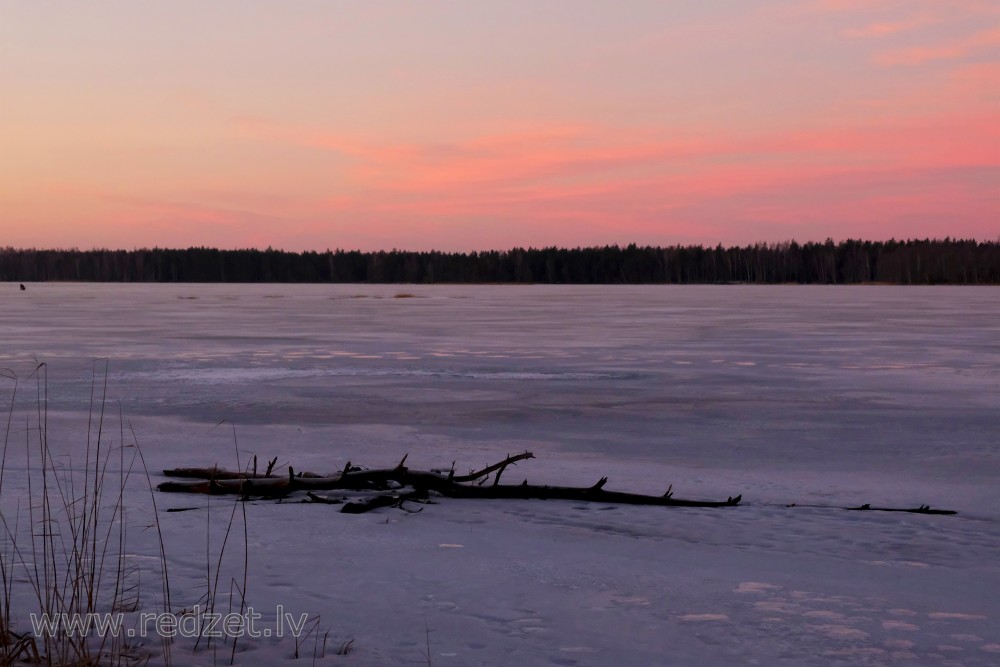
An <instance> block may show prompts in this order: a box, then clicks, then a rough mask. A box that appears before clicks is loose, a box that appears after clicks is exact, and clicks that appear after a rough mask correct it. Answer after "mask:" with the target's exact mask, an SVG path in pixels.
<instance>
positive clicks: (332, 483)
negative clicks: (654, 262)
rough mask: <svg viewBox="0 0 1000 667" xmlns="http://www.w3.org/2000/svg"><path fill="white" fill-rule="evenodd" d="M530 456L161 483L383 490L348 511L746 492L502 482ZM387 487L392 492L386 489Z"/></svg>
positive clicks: (247, 492) (663, 502)
mask: <svg viewBox="0 0 1000 667" xmlns="http://www.w3.org/2000/svg"><path fill="white" fill-rule="evenodd" d="M530 458H534V455H533V454H532V453H531V452H524V453H523V454H517V455H516V456H508V457H507V458H505V459H504V460H503V461H500V462H499V463H495V464H493V465H491V466H487V467H486V468H483V469H482V470H478V471H474V472H471V473H469V474H468V475H455V474H454V464H453V466H452V469H451V470H449V471H448V474H447V475H445V474H443V473H442V472H433V471H425V470H410V469H409V468H407V467H406V459H407V457H406V456H404V457H403V458H402V460H400V462H399V463H398V464H397V465H396V467H394V468H383V469H378V470H361V469H360V468H357V467H356V466H352V465H351V464H350V463H348V464H347V465H345V466H344V470H343V472H338V473H334V474H332V475H315V474H308V473H306V474H303V473H298V474H296V472H295V470H294V468H292V467H291V466H289V468H288V475H287V476H285V477H267V476H265V477H256V478H255V477H248V476H246V475H240V474H238V473H236V474H234V473H228V472H226V471H222V470H218V469H216V468H180V469H175V470H173V471H170V472H171V473H173V474H174V476H185V477H202V476H204V475H205V474H206V473H208V474H209V475H210V476H209V477H208V478H207V479H204V478H202V479H200V480H199V481H191V482H164V483H162V484H160V485H159V487H158V488H159V490H161V491H165V492H175V493H207V494H238V495H241V496H244V497H263V498H282V497H285V496H287V495H289V494H291V493H294V492H296V491H306V492H307V495H308V497H309V498H310V499H311V500H313V501H314V502H323V500H321V498H322V497H321V496H317V495H315V494H314V493H313V492H314V491H333V490H352V491H373V492H379V493H380V495H378V496H376V497H374V498H372V499H370V500H368V501H364V502H360V503H358V502H355V503H347V504H345V506H344V508H343V510H342V511H344V512H349V513H352V512H355V513H356V512H359V511H370V510H372V509H375V508H377V507H386V506H391V505H393V504H396V503H401V499H402V500H410V499H414V498H418V497H422V498H426V497H427V494H428V493H429V492H435V493H438V494H440V495H442V496H445V497H448V498H479V499H547V500H576V501H584V502H603V503H614V504H627V505H659V506H663V507H732V506H735V505H738V504H739V503H740V501H741V500H742V496H736V497H735V498H734V497H729V498H727V499H726V500H722V501H710V500H683V499H677V498H674V497H673V494H672V488H673V487H670V488H669V489H668V490H667V493H666V494H664V495H662V496H648V495H643V494H637V493H626V492H622V491H606V490H605V489H604V486H605V485H606V484H607V482H608V478H607V477H602V478H601V479H600V480H598V481H597V482H596V483H595V484H593V485H592V486H589V487H574V486H544V485H531V484H528V482H527V480H525V482H524V483H523V484H519V485H509V484H499V483H498V482H499V477H500V475H501V474H502V473H503V471H504V470H505V469H506V468H507V467H508V466H511V465H513V464H515V463H517V462H518V461H523V460H526V459H530ZM269 467H270V466H269ZM494 472H495V473H496V476H495V477H494V480H493V484H492V485H489V486H486V485H483V484H482V483H481V482H480V483H479V484H474V483H472V482H475V481H476V480H485V479H486V477H487V476H488V475H489V474H491V473H494ZM403 488H408V489H412V491H411V492H409V493H400V492H399V491H398V490H399V489H403ZM387 491H388V492H390V493H388V494H386V493H385V492H387Z"/></svg>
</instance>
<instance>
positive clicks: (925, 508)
mask: <svg viewBox="0 0 1000 667" xmlns="http://www.w3.org/2000/svg"><path fill="white" fill-rule="evenodd" d="M844 509H845V510H849V511H851V512H869V511H870V512H910V513H911V514H949V515H950V514H958V512H956V511H955V510H932V509H931V506H930V505H921V506H920V507H915V508H909V509H908V508H897V507H872V506H871V505H869V504H868V503H865V504H864V505H862V506H861V507H845V508H844Z"/></svg>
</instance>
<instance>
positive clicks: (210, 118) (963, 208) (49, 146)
mask: <svg viewBox="0 0 1000 667" xmlns="http://www.w3.org/2000/svg"><path fill="white" fill-rule="evenodd" d="M109 5H113V6H114V7H113V11H110V9H111V8H109V7H108V6H107V5H101V7H102V11H100V12H99V11H98V9H97V8H94V7H91V8H87V7H83V6H79V7H72V8H70V9H67V10H66V11H65V12H64V13H63V14H61V15H52V13H51V12H46V11H45V10H44V9H43V8H39V7H35V6H33V5H31V4H30V3H25V4H24V5H21V6H18V7H16V8H15V9H12V10H9V11H8V14H10V15H11V16H10V17H9V18H10V20H5V22H4V23H3V25H0V58H3V62H4V63H5V66H4V67H3V68H0V86H2V89H3V90H4V91H5V92H4V99H3V104H2V106H0V116H2V119H3V123H0V147H2V150H0V232H2V233H0V245H12V246H21V247H81V248H90V247H120V248H132V247H152V246H160V247H187V246H192V245H209V246H217V247H224V248H235V247H248V246H260V247H263V246H272V247H278V248H285V249H289V250H303V249H319V250H321V249H325V248H360V249H363V250H372V249H379V248H406V249H415V250H424V249H431V248H436V249H442V250H476V249H485V248H509V247H513V246H530V245H534V246H540V245H561V246H578V245H595V244H600V245H603V244H607V243H623V244H624V243H630V242H637V243H643V244H645V243H649V244H663V245H666V244H673V243H706V244H713V245H714V244H715V243H720V242H721V243H723V244H729V243H752V242H756V241H782V240H788V239H792V238H794V239H797V240H800V241H808V240H822V239H825V238H827V237H831V238H834V239H843V238H857V237H864V238H876V239H877V238H889V237H895V238H912V237H921V238H922V237H928V236H929V237H945V236H951V237H962V238H978V239H990V240H992V239H996V238H997V237H998V236H1000V93H998V91H1000V6H997V5H996V3H990V2H978V1H976V0H953V1H949V2H932V1H930V0H906V1H903V0H899V1H897V0H878V1H877V2H855V1H853V0H852V1H848V0H811V1H810V2H806V3H800V4H799V5H797V6H794V7H792V6H790V5H788V4H785V3H782V2H778V1H777V0H774V1H761V2H742V1H740V2H735V1H733V2H720V3H713V4H712V6H711V7H696V6H694V5H693V4H692V5H691V6H686V5H688V3H657V2H638V3H636V4H635V6H634V7H632V8H631V9H630V10H629V12H625V11H624V10H622V9H618V10H614V9H613V8H611V7H609V6H608V5H607V4H606V3H591V2H586V1H584V2H553V3H551V4H547V5H545V6H544V7H543V8H538V7H535V6H529V5H527V4H525V5H524V6H518V5H512V4H511V3H499V2H496V3H494V2H492V1H491V0H488V1H487V2H483V3H478V4H476V5H475V6H471V5H467V4H464V3H453V4H449V3H441V4H435V5H422V6H421V7H420V8H419V10H418V9H417V8H415V7H413V6H412V5H410V4H408V3H402V2H372V3H365V4H364V5H361V6H359V7H348V6H340V5H332V4H327V3H315V4H314V3H297V4H296V5H295V6H287V5H286V4H284V3H276V2H275V3H271V2H261V1H257V0H255V1H253V2H250V3H230V2H220V3H213V4H212V6H211V7H203V6H202V5H199V4H193V3H191V4H189V3H176V4H170V5H169V6H163V7H157V8H156V9H155V10H153V9H149V8H145V9H143V8H140V7H137V6H134V4H133V3H124V2H118V3H109ZM144 11H145V12H146V13H144Z"/></svg>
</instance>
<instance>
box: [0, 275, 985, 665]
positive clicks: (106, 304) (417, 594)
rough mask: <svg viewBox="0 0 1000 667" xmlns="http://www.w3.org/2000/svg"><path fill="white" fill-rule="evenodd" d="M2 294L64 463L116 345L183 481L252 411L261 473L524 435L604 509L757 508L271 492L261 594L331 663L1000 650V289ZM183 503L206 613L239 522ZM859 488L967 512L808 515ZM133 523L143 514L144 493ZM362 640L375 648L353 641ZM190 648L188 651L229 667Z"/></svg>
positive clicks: (28, 395)
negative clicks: (295, 616) (407, 503)
mask: <svg viewBox="0 0 1000 667" xmlns="http://www.w3.org/2000/svg"><path fill="white" fill-rule="evenodd" d="M0 288H2V293H3V297H2V299H3V310H2V313H0V341H2V342H0V366H7V367H11V368H13V369H15V371H16V372H17V373H18V375H19V377H21V379H22V386H21V389H20V393H19V397H20V398H19V400H18V406H17V409H18V411H19V412H18V413H19V414H23V413H24V412H25V411H30V410H32V409H33V408H34V406H35V395H34V389H33V387H34V385H30V386H31V387H32V389H31V390H30V391H28V390H27V389H26V387H28V386H29V383H28V381H27V380H26V378H27V376H28V375H29V374H30V372H31V370H32V368H33V362H32V358H37V359H38V360H41V361H45V362H47V364H48V366H47V370H48V392H49V422H50V431H49V439H50V443H51V444H52V446H53V447H54V448H56V449H57V450H58V451H59V452H61V453H62V454H64V455H65V456H64V459H65V461H66V462H67V463H69V459H70V457H71V456H72V457H74V460H79V458H80V457H81V456H82V454H81V453H80V452H81V448H82V447H83V446H84V445H85V440H86V418H87V410H88V408H89V406H90V396H91V383H92V372H91V370H92V367H93V365H94V364H93V360H94V359H95V358H104V357H107V358H108V359H109V369H110V370H109V375H108V392H109V396H110V397H111V398H112V399H113V401H112V403H111V404H112V405H113V406H114V409H113V411H112V412H114V413H115V414H116V415H117V411H118V405H119V402H120V405H121V410H122V413H123V414H124V415H125V416H126V418H127V419H130V420H131V422H132V424H133V426H134V428H135V433H136V436H137V438H138V440H139V442H140V444H141V446H142V448H143V452H144V454H145V456H146V459H147V462H148V463H149V464H150V467H151V468H153V469H156V470H159V469H161V468H164V467H175V466H190V465H211V464H213V463H219V464H220V465H223V466H227V467H233V466H234V465H235V456H236V454H235V453H234V445H233V438H232V430H231V427H230V425H229V424H228V423H226V424H223V425H222V426H217V425H218V424H219V423H220V422H222V421H223V420H230V421H231V422H232V423H234V424H235V425H236V433H237V438H238V443H239V448H240V450H241V453H240V456H241V457H242V459H243V460H246V458H247V457H248V456H249V455H250V454H251V453H255V454H257V455H259V457H260V459H261V460H266V459H270V458H271V457H273V456H278V457H279V461H280V462H282V463H286V462H287V463H291V464H292V465H294V466H295V468H296V469H301V470H314V471H318V472H322V471H330V470H335V469H338V468H341V467H342V466H343V465H344V463H346V462H347V461H348V460H350V461H352V462H354V463H360V464H363V465H368V466H385V465H392V464H395V463H396V462H397V461H398V460H399V459H400V457H401V456H402V455H403V454H405V453H407V452H408V453H409V459H408V463H409V464H410V465H413V466H416V467H426V468H431V467H447V466H449V465H450V464H451V461H453V460H457V461H458V464H457V465H458V468H459V469H460V470H464V469H469V468H473V467H479V466H481V465H483V464H486V463H491V462H494V461H496V460H499V459H500V458H502V457H503V456H504V455H506V454H507V453H508V452H510V453H514V452H519V451H523V450H525V449H530V450H531V451H533V452H535V454H536V456H537V457H538V458H537V459H536V460H533V461H529V462H524V463H521V464H519V465H518V466H517V467H515V468H512V469H511V470H509V471H508V472H507V473H506V474H505V480H506V481H508V482H517V481H520V480H521V479H523V478H528V479H530V480H531V481H532V482H535V483H548V482H551V483H560V484H576V485H581V484H588V485H589V484H591V483H593V482H594V481H596V480H597V479H598V478H599V477H602V476H605V475H607V476H608V477H609V478H610V481H609V482H608V485H607V487H606V488H608V489H609V490H612V489H614V490H633V491H639V492H646V493H662V492H663V491H664V490H665V489H666V487H667V485H668V484H673V488H674V493H675V495H676V496H677V497H686V498H705V499H724V498H725V497H726V496H729V495H735V494H737V493H742V494H743V497H744V499H745V502H744V504H743V505H741V506H740V507H738V508H730V509H723V510H719V509H673V508H658V507H625V506H603V505H585V504H581V503H574V502H557V501H538V502H531V501H503V502H500V501H479V502H474V501H455V500H452V501H446V502H442V503H440V504H437V505H431V506H427V507H426V508H425V509H424V511H422V512H421V513H419V514H405V513H402V512H399V511H398V510H383V511H381V512H378V513H373V514H367V515H361V516H351V515H342V514H340V513H338V512H337V508H336V507H330V506H321V505H300V504H292V503H282V504H275V503H264V502H261V503H257V502H255V503H251V504H249V505H248V506H247V507H246V509H247V515H248V521H249V541H250V547H251V548H250V584H249V590H248V591H247V593H248V600H249V601H250V602H251V604H253V606H254V607H255V608H257V609H273V608H274V607H275V605H277V604H282V605H283V606H284V607H285V608H286V609H289V610H293V611H295V612H296V613H299V612H305V613H309V614H310V615H319V616H320V625H321V626H322V629H323V632H326V630H329V640H328V651H327V652H328V655H327V657H326V658H324V659H322V660H320V661H319V662H320V663H322V664H350V665H394V664H426V663H427V658H426V650H427V646H428V644H429V646H430V650H431V658H432V662H433V664H434V665H509V664H518V665H575V664H579V665H612V664H613V665H654V664H656V665H659V664H676V665H693V664H708V665H711V664H726V665H731V664H788V665H809V664H816V665H820V664H830V663H835V662H839V663H841V664H928V665H930V664H934V665H937V664H961V665H975V664H983V665H986V664H995V662H996V661H997V659H998V651H1000V630H998V627H1000V622H998V621H1000V599H998V598H1000V596H998V595H997V592H998V591H1000V558H998V556H1000V524H998V520H1000V499H998V498H997V493H996V486H997V485H996V481H997V479H998V473H1000V449H998V444H1000V443H998V440H1000V410H998V408H1000V300H998V299H997V291H996V289H995V288H954V287H927V288H923V287H921V288H902V287H871V286H861V287H819V286H810V287H794V286H789V287H776V286H771V287H749V286H727V287H709V286H703V287H677V286H669V287H661V286H643V287H624V286H622V287H611V286H599V287H555V286H406V287H405V290H403V289H400V288H399V287H397V286H367V285H366V286H359V285H337V286H326V285H266V286H263V285H246V286H234V285H179V286H178V285H171V286H158V285H87V284H51V283H50V284H31V285H28V289H27V291H25V292H18V291H16V285H15V286H7V287H3V286H2V285H0ZM403 291H405V292H406V293H408V294H413V295H415V297H417V298H394V297H395V296H396V295H397V294H399V293H401V292H403ZM99 366H100V367H101V368H103V362H102V364H99ZM100 379H101V380H103V376H101V378H100ZM0 388H2V389H3V392H4V393H3V397H4V400H7V398H9V395H10V392H9V390H10V387H9V386H2V387H0ZM115 419H117V417H115ZM114 428H115V429H117V422H116V425H115V427H114ZM16 437H18V438H23V435H21V434H16ZM116 437H117V433H116ZM18 442H21V441H20V440H19V441H18ZM20 449H21V447H18V448H17V451H12V453H11V454H10V456H11V459H10V460H9V461H8V466H7V469H8V474H7V476H6V477H5V479H4V491H3V498H2V501H0V502H2V505H3V509H4V511H5V512H7V513H9V512H13V511H15V509H16V507H15V504H16V501H17V498H18V497H19V496H20V495H21V494H19V492H18V486H17V484H18V476H17V475H16V470H17V466H18V465H22V462H20V459H19V457H20V456H22V454H21V453H20ZM157 500H158V502H159V504H160V508H161V513H160V521H161V524H162V527H163V530H164V532H165V535H166V540H167V552H168V557H169V559H170V563H171V584H172V588H173V589H174V591H175V596H176V597H177V598H178V599H179V600H180V604H192V603H193V602H194V601H195V600H197V598H198V595H199V594H200V592H203V590H204V579H205V565H206V562H205V561H206V557H205V547H206V545H205V540H206V537H207V536H209V535H211V539H212V540H213V542H212V544H213V545H214V546H213V548H214V547H217V546H218V544H219V542H220V540H221V535H220V534H219V532H218V531H219V530H220V528H224V523H225V521H226V520H227V519H228V516H229V512H230V511H231V504H230V503H229V501H225V500H220V499H218V498H215V499H211V501H209V500H208V499H205V498H199V497H195V496H169V495H166V494H160V495H159V496H158V498H157ZM791 503H795V504H796V507H786V505H788V504H791ZM862 503H871V504H872V505H874V506H896V507H915V506H917V505H920V504H925V503H926V504H930V505H931V506H933V507H943V508H947V509H953V510H958V511H959V512H960V513H959V514H958V515H957V516H922V515H912V514H896V513H876V512H872V513H862V512H845V511H842V510H838V509H830V508H823V507H810V505H832V506H837V507H846V506H852V505H860V504H862ZM131 505H132V507H134V509H133V510H132V511H133V513H134V514H139V516H138V517H136V520H137V521H139V523H143V522H145V524H148V523H149V513H150V511H151V510H150V509H149V507H148V505H149V500H148V494H147V495H146V497H145V498H144V497H141V495H139V494H137V495H136V497H135V498H133V499H131ZM170 507H197V508H199V509H197V510H194V511H188V512H180V513H166V512H164V511H162V510H165V509H166V508H170ZM143 512H145V514H143ZM209 514H211V517H212V520H211V523H210V524H208V523H207V519H208V516H209ZM130 539H131V540H134V544H133V548H134V551H135V555H136V557H137V559H139V560H141V558H139V557H149V556H155V554H156V549H157V547H156V544H155V536H154V535H151V534H150V532H149V531H133V532H132V533H130ZM241 553H242V552H241ZM239 558H240V559H241V558H242V555H241V554H240V557H239ZM199 586H200V588H201V590H200V591H199ZM349 639H353V640H354V643H353V645H352V649H353V650H352V652H351V653H350V654H349V655H347V656H334V655H329V653H331V647H333V648H336V647H337V646H339V645H340V644H341V643H342V642H344V641H346V640H349ZM150 648H152V649H155V648H156V646H155V644H154V645H152V646H151V647H150ZM294 648H295V647H294V641H292V640H290V639H284V640H282V641H274V640H270V641H265V640H261V641H258V642H255V643H244V644H242V645H241V652H240V653H238V654H237V661H238V662H239V663H240V664H260V665H267V664H285V663H287V664H299V663H303V664H304V661H306V660H308V661H309V662H311V661H312V651H313V643H312V640H311V639H310V644H309V645H308V648H307V649H305V648H304V649H302V653H303V655H304V657H303V658H302V659H300V660H298V661H295V660H291V655H292V652H293V650H294ZM177 651H178V652H176V653H175V654H174V661H175V663H178V664H181V663H183V664H187V663H189V662H190V663H192V664H213V662H217V663H218V664H226V663H227V662H228V656H229V654H228V651H226V652H224V654H223V653H220V654H219V655H217V656H213V655H212V654H211V653H206V652H204V651H201V652H197V653H192V652H190V646H189V645H183V644H182V645H179V646H178V647H177ZM178 656H183V659H180V658H179V657H178ZM156 660H157V658H155V657H154V663H155V662H156Z"/></svg>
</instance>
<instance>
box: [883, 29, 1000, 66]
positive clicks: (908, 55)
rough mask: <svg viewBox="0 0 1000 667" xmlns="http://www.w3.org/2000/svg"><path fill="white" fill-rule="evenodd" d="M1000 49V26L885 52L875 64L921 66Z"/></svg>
mask: <svg viewBox="0 0 1000 667" xmlns="http://www.w3.org/2000/svg"><path fill="white" fill-rule="evenodd" d="M998 47H1000V25H997V26H994V27H992V28H988V29H986V30H980V31H978V32H975V33H972V34H970V35H966V36H964V37H962V38H959V39H953V40H949V41H946V42H941V43H937V44H931V45H927V46H913V47H906V48H900V49H893V50H889V51H883V52H881V53H878V54H876V56H875V62H876V63H877V64H879V65H882V66H885V67H892V66H896V65H920V64H923V63H927V62H932V61H937V60H955V59H959V58H965V57H967V56H971V55H977V54H979V53H983V52H990V51H994V50H996V49H997V48H998Z"/></svg>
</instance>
